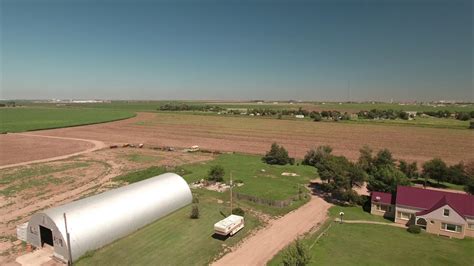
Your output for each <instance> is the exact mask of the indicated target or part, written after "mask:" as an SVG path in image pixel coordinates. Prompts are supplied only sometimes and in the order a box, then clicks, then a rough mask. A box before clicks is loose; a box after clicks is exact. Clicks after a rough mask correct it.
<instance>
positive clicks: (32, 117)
mask: <svg viewBox="0 0 474 266" xmlns="http://www.w3.org/2000/svg"><path fill="white" fill-rule="evenodd" d="M134 115H135V114H134V113H133V112H130V111H123V110H106V109H91V108H90V109H86V108H83V109H80V108H39V107H38V108H30V107H15V108H0V132H22V131H30V130H39V129H48V128H60V127H69V126H77V125H86V124H95V123H102V122H108V121H114V120H120V119H125V118H129V117H133V116H134Z"/></svg>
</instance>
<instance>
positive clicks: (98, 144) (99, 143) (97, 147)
mask: <svg viewBox="0 0 474 266" xmlns="http://www.w3.org/2000/svg"><path fill="white" fill-rule="evenodd" d="M16 136H19V137H20V139H21V137H26V138H27V139H29V138H31V137H33V139H34V138H39V139H47V140H46V142H47V141H48V140H51V139H53V140H59V141H63V142H64V143H66V144H65V146H66V147H61V148H58V149H57V150H56V151H63V152H64V151H68V152H70V151H71V150H69V148H68V147H67V145H68V144H71V143H72V144H75V143H78V142H83V143H82V144H83V147H81V146H80V145H78V146H79V147H78V149H79V148H81V149H80V150H79V151H77V152H72V153H68V154H65V155H58V156H53V157H46V158H44V159H37V160H29V161H25V162H20V163H13V164H8V163H7V164H5V165H0V169H5V168H9V167H17V166H22V165H27V164H32V163H45V162H51V161H56V160H63V159H67V158H70V157H73V156H77V155H81V154H84V153H89V152H93V151H96V150H100V149H103V148H105V144H104V143H103V142H102V141H98V140H88V139H78V138H65V137H54V136H42V135H35V134H31V133H22V134H16ZM35 142H37V141H35ZM5 144H6V145H5ZM12 144H13V143H4V145H2V148H6V149H7V150H8V149H10V150H12V149H13V152H11V153H10V154H12V155H17V154H18V153H17V152H16V151H15V149H16V147H15V145H12ZM15 144H17V143H15ZM22 144H23V143H22ZM87 144H91V145H92V147H90V148H86V147H87V146H91V145H87ZM49 145H51V144H49ZM53 145H54V144H53ZM55 145H58V144H57V143H56V144H55ZM26 149H30V148H29V147H27V148H26ZM30 154H33V155H39V156H41V155H43V153H41V152H39V153H30ZM45 154H46V156H48V153H47V152H46V153H45ZM8 158H9V159H11V158H12V156H8ZM1 161H2V162H3V160H1Z"/></svg>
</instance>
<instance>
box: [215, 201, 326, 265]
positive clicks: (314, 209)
mask: <svg viewBox="0 0 474 266" xmlns="http://www.w3.org/2000/svg"><path fill="white" fill-rule="evenodd" d="M330 206H331V204H329V203H327V202H326V201H324V200H323V199H321V198H320V197H317V196H312V197H311V200H310V201H309V202H308V203H307V204H305V205H303V206H302V207H300V208H298V209H296V210H295V211H293V212H290V213H288V214H287V215H285V216H283V217H282V218H279V219H277V220H273V221H270V223H269V225H268V226H266V227H265V228H263V229H261V230H259V231H257V232H256V233H255V235H253V236H250V237H249V238H246V239H245V240H244V242H243V243H242V244H241V245H239V246H238V247H237V248H236V249H235V250H233V251H232V252H230V253H228V254H226V255H225V256H224V257H222V258H220V259H219V260H217V261H216V262H214V263H213V264H212V265H215V266H219V265H226V266H228V265H265V264H266V263H267V261H269V260H270V259H271V258H273V256H275V255H276V254H277V253H278V251H280V250H282V249H283V248H284V247H285V246H287V245H288V244H290V243H291V242H292V241H293V240H295V239H296V238H297V237H298V236H299V235H302V234H304V233H306V232H308V231H310V230H311V229H312V228H314V227H316V226H318V225H320V224H321V223H323V222H324V221H325V220H326V219H327V211H328V209H329V207H330Z"/></svg>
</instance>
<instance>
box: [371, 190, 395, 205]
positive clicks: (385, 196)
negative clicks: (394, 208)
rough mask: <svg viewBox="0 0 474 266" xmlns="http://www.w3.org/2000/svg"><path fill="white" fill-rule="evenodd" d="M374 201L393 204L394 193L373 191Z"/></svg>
mask: <svg viewBox="0 0 474 266" xmlns="http://www.w3.org/2000/svg"><path fill="white" fill-rule="evenodd" d="M372 202H380V203H385V204H393V201H392V194H391V193H385V192H377V191H374V192H372Z"/></svg>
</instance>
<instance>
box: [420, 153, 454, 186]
mask: <svg viewBox="0 0 474 266" xmlns="http://www.w3.org/2000/svg"><path fill="white" fill-rule="evenodd" d="M447 173H448V167H447V166H446V163H445V162H444V161H443V160H441V159H440V158H434V159H432V160H430V161H427V162H425V163H424V164H423V177H425V178H431V179H434V180H436V181H437V182H438V184H439V183H440V182H441V181H446V175H447Z"/></svg>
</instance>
